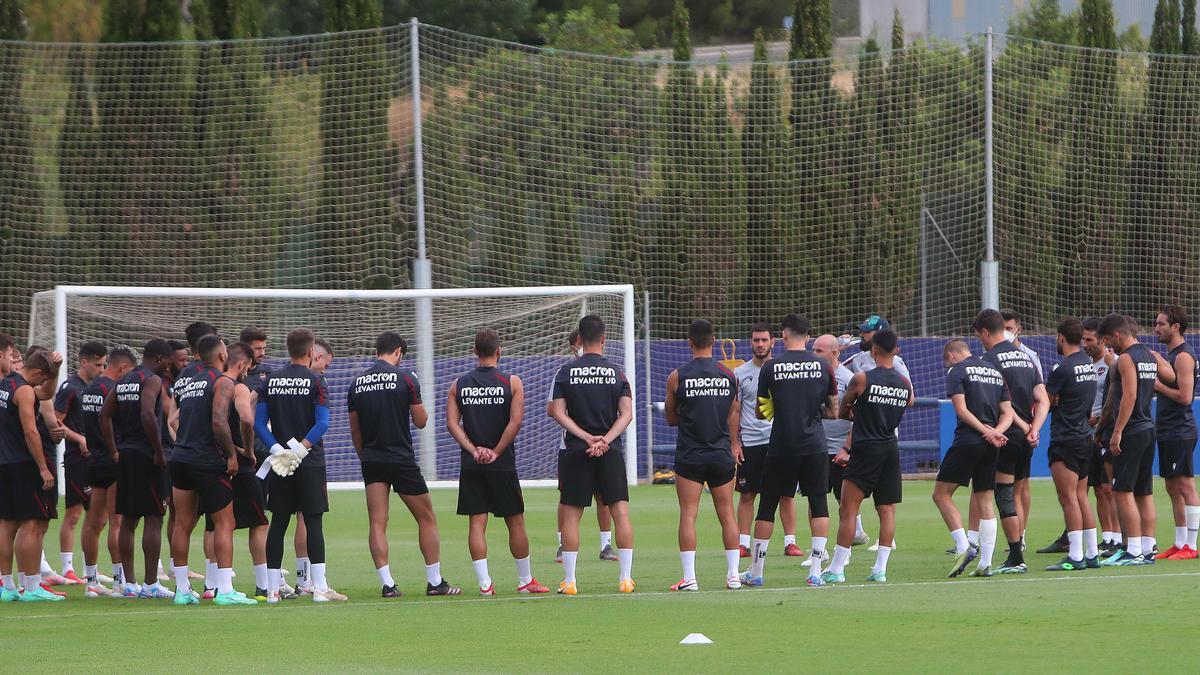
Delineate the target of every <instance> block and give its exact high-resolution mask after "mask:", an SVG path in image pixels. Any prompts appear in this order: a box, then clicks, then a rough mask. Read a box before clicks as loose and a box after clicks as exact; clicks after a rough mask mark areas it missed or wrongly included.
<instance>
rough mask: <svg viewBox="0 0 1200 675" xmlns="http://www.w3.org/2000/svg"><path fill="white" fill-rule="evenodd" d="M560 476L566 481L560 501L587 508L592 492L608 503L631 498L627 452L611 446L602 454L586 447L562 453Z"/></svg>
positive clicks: (559, 478)
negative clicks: (597, 453)
mask: <svg viewBox="0 0 1200 675" xmlns="http://www.w3.org/2000/svg"><path fill="white" fill-rule="evenodd" d="M558 480H559V483H560V484H561V485H562V491H561V493H560V494H559V497H558V501H559V503H560V504H565V505H567V506H578V507H581V508H587V507H588V506H589V505H590V504H591V503H592V495H597V494H598V495H599V496H600V500H601V501H603V502H604V503H605V504H607V505H610V506H611V505H612V504H616V503H617V502H627V501H629V485H628V484H627V483H626V480H627V479H626V478H625V453H624V452H622V451H621V450H620V449H615V448H614V449H611V450H609V451H608V452H606V453H604V454H603V455H600V456H599V457H589V456H588V455H587V453H586V452H585V451H583V450H567V451H565V452H563V453H562V454H561V455H559V460H558Z"/></svg>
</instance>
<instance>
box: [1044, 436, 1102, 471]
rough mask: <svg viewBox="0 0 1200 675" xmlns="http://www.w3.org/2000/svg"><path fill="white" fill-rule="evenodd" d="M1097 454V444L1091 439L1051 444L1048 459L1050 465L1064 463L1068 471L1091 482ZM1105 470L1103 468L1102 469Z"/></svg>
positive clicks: (1047, 454) (1047, 453)
mask: <svg viewBox="0 0 1200 675" xmlns="http://www.w3.org/2000/svg"><path fill="white" fill-rule="evenodd" d="M1094 454H1096V443H1095V442H1094V441H1093V440H1092V439H1090V438H1083V439H1079V440H1074V441H1065V442H1062V443H1057V442H1054V441H1051V442H1050V448H1049V449H1048V450H1046V457H1047V458H1048V459H1049V460H1050V464H1051V465H1053V464H1054V463H1055V462H1062V464H1063V466H1065V467H1067V470H1068V471H1073V472H1074V473H1075V475H1076V476H1077V477H1078V478H1079V479H1080V480H1082V479H1084V478H1087V479H1088V480H1091V475H1092V472H1091V469H1092V455H1094ZM1101 470H1103V466H1102V467H1101Z"/></svg>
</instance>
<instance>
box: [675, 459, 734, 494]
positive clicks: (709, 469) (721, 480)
mask: <svg viewBox="0 0 1200 675" xmlns="http://www.w3.org/2000/svg"><path fill="white" fill-rule="evenodd" d="M736 473H737V465H736V464H734V463H733V462H732V461H729V462H706V463H704V464H690V463H687V462H683V463H681V462H675V475H676V476H678V477H680V478H686V479H687V480H690V481H692V482H693V483H700V484H702V485H703V484H704V483H708V487H710V488H715V487H721V486H722V485H724V484H726V483H728V482H729V481H731V480H733V477H734V475H735V474H736Z"/></svg>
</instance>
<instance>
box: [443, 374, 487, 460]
mask: <svg viewBox="0 0 1200 675" xmlns="http://www.w3.org/2000/svg"><path fill="white" fill-rule="evenodd" d="M446 431H448V432H450V437H451V438H453V439H454V441H455V442H456V443H458V445H459V447H461V448H462V449H463V450H465V451H466V452H467V453H469V454H470V455H471V456H472V457H474V458H475V461H476V462H479V463H481V464H486V463H487V462H482V461H481V460H480V455H481V454H482V453H483V450H485V449H486V448H482V447H479V446H477V445H475V442H474V441H472V440H471V438H470V437H469V436H467V430H466V429H464V428H463V425H462V410H461V409H460V408H459V406H458V379H455V380H454V381H453V382H451V383H450V391H449V392H448V394H447V395H446Z"/></svg>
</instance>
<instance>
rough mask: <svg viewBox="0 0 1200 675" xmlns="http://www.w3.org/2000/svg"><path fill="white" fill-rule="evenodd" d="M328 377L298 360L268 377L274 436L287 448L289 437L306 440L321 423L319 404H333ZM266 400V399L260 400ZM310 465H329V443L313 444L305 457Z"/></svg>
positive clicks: (261, 401)
mask: <svg viewBox="0 0 1200 675" xmlns="http://www.w3.org/2000/svg"><path fill="white" fill-rule="evenodd" d="M328 401H329V389H328V387H327V385H326V384H325V378H324V376H322V375H318V374H316V373H314V372H313V371H312V370H310V369H309V368H308V367H307V366H303V365H300V364H298V363H292V364H288V365H287V366H286V367H284V368H280V369H279V370H277V371H275V372H274V373H271V376H270V377H268V378H267V386H266V396H265V402H266V404H267V411H268V413H269V419H270V420H271V435H272V436H274V437H275V441H276V442H277V443H279V444H280V445H282V446H284V447H286V446H287V442H288V440H289V439H292V438H294V439H296V440H297V441H303V440H304V437H305V436H307V435H308V432H309V431H311V430H312V428H313V427H314V426H316V424H317V406H327V405H329V403H328ZM263 402H264V399H263V398H260V399H259V403H260V404H262V403H263ZM304 463H305V465H307V466H324V465H325V446H324V444H323V443H322V442H321V440H320V439H318V440H317V442H316V443H313V446H312V448H311V449H309V452H308V456H307V457H306V458H305V459H304Z"/></svg>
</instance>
